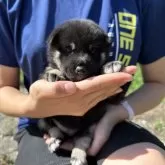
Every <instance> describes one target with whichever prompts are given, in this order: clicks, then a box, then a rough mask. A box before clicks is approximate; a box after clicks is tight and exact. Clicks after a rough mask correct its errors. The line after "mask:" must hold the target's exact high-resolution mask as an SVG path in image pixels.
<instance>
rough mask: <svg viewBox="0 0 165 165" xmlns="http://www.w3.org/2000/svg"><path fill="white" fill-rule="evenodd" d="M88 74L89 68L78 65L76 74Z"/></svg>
mask: <svg viewBox="0 0 165 165" xmlns="http://www.w3.org/2000/svg"><path fill="white" fill-rule="evenodd" d="M86 72H87V68H86V67H85V66H83V65H78V66H77V67H76V69H75V73H76V74H79V75H83V74H86Z"/></svg>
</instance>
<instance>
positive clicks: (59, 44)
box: [39, 20, 123, 165]
mask: <svg viewBox="0 0 165 165" xmlns="http://www.w3.org/2000/svg"><path fill="white" fill-rule="evenodd" d="M47 43H48V49H47V50H48V52H47V57H48V66H47V67H46V69H45V71H44V73H43V74H42V75H41V78H44V79H46V80H48V81H50V82H54V81H58V80H71V81H80V80H83V79H85V78H88V77H92V76H96V75H100V74H105V73H113V72H119V71H121V70H122V69H123V65H122V63H121V62H119V61H113V62H109V61H108V56H109V52H110V48H111V42H110V39H109V38H108V36H107V34H106V33H105V32H104V31H103V30H102V29H101V28H100V27H99V26H98V25H97V24H95V23H94V22H93V21H90V20H70V21H67V22H65V23H64V24H62V25H60V26H59V27H58V28H57V29H55V30H54V31H53V32H52V33H51V34H50V36H49V38H48V42H47ZM110 103H112V102H110V100H109V99H106V100H105V101H102V102H100V103H99V104H97V105H96V106H95V107H94V108H92V109H91V110H90V111H88V112H87V113H86V114H85V115H84V116H82V117H73V116H53V117H48V118H44V119H40V120H39V128H40V129H41V130H42V131H44V132H45V133H48V134H49V135H50V137H51V142H50V144H49V145H48V148H49V150H50V151H51V152H55V151H56V149H58V148H59V146H60V144H61V143H62V142H64V141H65V140H66V139H68V138H73V140H74V148H73V150H72V154H71V164H72V165H85V164H87V161H86V150H87V149H88V148H89V147H90V144H91V141H92V139H93V132H94V129H93V128H94V125H95V124H96V123H97V122H98V121H99V120H100V119H101V117H102V116H103V115H104V114H105V112H106V110H107V105H108V104H110ZM61 104H62V103H61Z"/></svg>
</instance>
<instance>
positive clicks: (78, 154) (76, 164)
mask: <svg viewBox="0 0 165 165" xmlns="http://www.w3.org/2000/svg"><path fill="white" fill-rule="evenodd" d="M70 163H71V165H88V163H87V160H86V152H85V151H84V150H82V149H80V148H73V150H72V154H71V160H70Z"/></svg>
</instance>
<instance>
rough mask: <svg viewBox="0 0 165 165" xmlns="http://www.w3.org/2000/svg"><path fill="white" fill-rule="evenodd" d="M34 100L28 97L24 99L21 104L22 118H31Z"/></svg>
mask: <svg viewBox="0 0 165 165" xmlns="http://www.w3.org/2000/svg"><path fill="white" fill-rule="evenodd" d="M34 107H35V106H34V100H33V99H32V98H31V96H30V95H26V98H25V99H24V101H23V102H22V103H21V112H22V116H25V117H33V115H32V114H33V111H34Z"/></svg>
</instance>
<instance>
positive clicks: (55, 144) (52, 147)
mask: <svg viewBox="0 0 165 165" xmlns="http://www.w3.org/2000/svg"><path fill="white" fill-rule="evenodd" d="M60 144H61V140H59V139H56V138H54V137H51V138H50V139H49V142H48V150H49V151H50V152H51V153H53V152H55V151H56V150H57V149H58V148H59V147H60Z"/></svg>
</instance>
